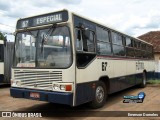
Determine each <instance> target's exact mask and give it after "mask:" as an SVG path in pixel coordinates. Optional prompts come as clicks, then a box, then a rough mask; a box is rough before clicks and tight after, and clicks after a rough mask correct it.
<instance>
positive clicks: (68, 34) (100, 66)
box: [10, 10, 154, 108]
mask: <svg viewBox="0 0 160 120" xmlns="http://www.w3.org/2000/svg"><path fill="white" fill-rule="evenodd" d="M13 59H14V61H13V62H14V63H13V67H12V77H11V83H12V87H11V89H10V94H11V96H12V97H16V98H26V99H32V100H39V101H48V102H51V103H59V104H66V105H70V106H78V105H80V104H83V103H88V102H89V103H90V105H91V106H92V107H93V108H99V107H102V106H103V105H104V104H105V102H106V98H107V95H109V94H112V93H114V92H118V91H120V90H123V89H126V88H129V87H131V86H135V85H139V86H141V87H145V86H146V80H147V78H148V77H149V76H150V75H151V74H152V73H153V72H154V62H153V46H152V45H151V44H149V43H147V42H145V41H142V40H140V39H138V38H134V37H131V36H129V35H126V34H124V33H122V32H119V31H117V30H115V29H112V28H110V27H107V26H105V25H103V24H100V23H98V22H95V21H93V20H90V19H88V18H85V17H82V16H80V15H77V14H75V13H72V12H69V11H68V10H62V11H57V12H53V13H48V14H43V15H37V16H32V17H27V18H23V19H19V20H18V22H17V26H16V38H15V48H14V57H13Z"/></svg>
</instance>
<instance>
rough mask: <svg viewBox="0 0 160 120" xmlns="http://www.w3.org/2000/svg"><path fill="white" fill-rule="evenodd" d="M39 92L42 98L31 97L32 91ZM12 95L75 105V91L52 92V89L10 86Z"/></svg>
mask: <svg viewBox="0 0 160 120" xmlns="http://www.w3.org/2000/svg"><path fill="white" fill-rule="evenodd" d="M31 92H33V93H39V94H40V98H38V99H36V98H32V97H30V93H31ZM10 95H11V96H12V97H15V98H26V99H32V100H39V101H47V102H52V103H59V104H66V105H70V106H73V93H65V92H50V91H41V90H29V89H24V88H23V89H21V88H13V87H12V88H10Z"/></svg>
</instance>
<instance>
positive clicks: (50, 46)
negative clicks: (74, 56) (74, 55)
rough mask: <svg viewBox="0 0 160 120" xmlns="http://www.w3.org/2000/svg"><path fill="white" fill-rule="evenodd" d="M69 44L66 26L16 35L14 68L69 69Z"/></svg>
mask: <svg viewBox="0 0 160 120" xmlns="http://www.w3.org/2000/svg"><path fill="white" fill-rule="evenodd" d="M70 43H71V42H70V34H69V28H68V27H66V26H63V27H56V28H52V29H49V28H48V29H42V30H35V31H26V32H20V33H17V35H16V42H15V54H14V67H38V68H66V67H69V66H70V65H71V44H70Z"/></svg>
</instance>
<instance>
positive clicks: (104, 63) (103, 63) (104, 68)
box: [102, 62, 107, 71]
mask: <svg viewBox="0 0 160 120" xmlns="http://www.w3.org/2000/svg"><path fill="white" fill-rule="evenodd" d="M106 68H107V62H102V71H106Z"/></svg>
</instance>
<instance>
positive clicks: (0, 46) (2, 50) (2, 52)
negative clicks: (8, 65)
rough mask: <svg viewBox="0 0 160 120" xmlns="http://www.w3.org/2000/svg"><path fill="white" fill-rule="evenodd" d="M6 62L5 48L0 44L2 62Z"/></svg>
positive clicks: (0, 59)
mask: <svg viewBox="0 0 160 120" xmlns="http://www.w3.org/2000/svg"><path fill="white" fill-rule="evenodd" d="M3 61H4V48H3V44H0V62H3Z"/></svg>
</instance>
